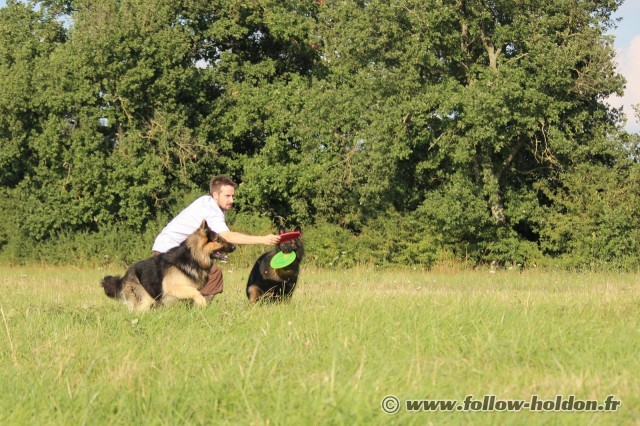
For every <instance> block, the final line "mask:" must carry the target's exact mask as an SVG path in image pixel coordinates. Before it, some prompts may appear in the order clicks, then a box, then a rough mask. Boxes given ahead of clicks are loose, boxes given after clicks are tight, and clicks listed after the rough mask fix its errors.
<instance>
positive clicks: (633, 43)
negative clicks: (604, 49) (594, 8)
mask: <svg viewBox="0 0 640 426" xmlns="http://www.w3.org/2000/svg"><path fill="white" fill-rule="evenodd" d="M615 17H617V18H622V21H621V22H619V23H618V28H616V29H615V30H614V31H612V33H611V34H613V35H614V36H615V37H616V40H615V43H614V46H615V48H616V51H617V63H618V72H619V73H620V74H622V75H624V76H625V78H626V79H627V86H626V88H625V91H624V96H623V97H622V98H620V97H618V96H613V97H610V98H609V99H608V102H609V104H610V105H611V106H614V107H620V106H622V107H623V108H624V112H625V114H626V115H627V125H626V126H625V128H626V129H627V131H629V132H631V133H640V122H639V121H638V118H637V117H635V114H634V112H633V110H632V109H631V105H635V104H640V0H626V1H625V2H624V4H623V5H622V7H620V9H618V11H617V12H616V14H615Z"/></svg>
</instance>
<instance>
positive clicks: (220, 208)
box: [152, 176, 280, 300]
mask: <svg viewBox="0 0 640 426" xmlns="http://www.w3.org/2000/svg"><path fill="white" fill-rule="evenodd" d="M237 187H238V185H236V184H235V182H233V181H232V180H231V179H229V178H228V177H226V176H214V177H213V178H212V179H211V182H210V183H209V195H203V196H202V197H200V198H198V199H197V200H195V201H194V202H193V203H191V204H190V205H189V206H188V207H187V208H185V209H184V210H182V211H181V212H180V213H179V214H178V215H177V216H176V217H175V218H174V219H173V220H172V221H171V222H169V224H167V226H165V227H164V229H163V230H162V231H161V232H160V234H159V235H158V236H157V237H156V240H155V242H154V243H153V248H152V250H153V252H154V254H159V253H164V252H166V251H168V250H169V249H171V248H173V247H176V246H179V245H180V243H181V242H182V241H184V240H185V239H186V238H187V236H189V235H191V234H192V233H193V232H194V231H195V230H196V228H197V227H198V226H199V225H200V223H201V222H202V219H206V221H207V224H208V225H209V228H211V230H212V231H214V232H217V233H218V234H219V235H220V236H221V237H222V238H224V239H225V240H227V241H228V242H230V243H231V244H263V245H265V246H272V245H276V244H278V243H279V242H280V236H279V235H274V234H268V235H263V236H254V235H247V234H242V233H240V232H233V231H231V230H230V229H229V227H228V226H227V223H226V221H225V217H224V214H225V212H227V211H229V210H230V209H231V207H232V206H233V196H234V195H235V192H236V188H237ZM223 287H224V286H223V282H222V271H221V270H220V268H219V267H218V265H217V264H214V265H213V267H212V268H211V270H210V271H209V279H208V281H207V283H206V284H205V285H204V287H203V288H202V289H201V290H200V293H201V294H202V295H203V296H204V297H205V298H206V299H207V300H211V299H212V298H213V296H214V295H216V294H218V293H222V290H223Z"/></svg>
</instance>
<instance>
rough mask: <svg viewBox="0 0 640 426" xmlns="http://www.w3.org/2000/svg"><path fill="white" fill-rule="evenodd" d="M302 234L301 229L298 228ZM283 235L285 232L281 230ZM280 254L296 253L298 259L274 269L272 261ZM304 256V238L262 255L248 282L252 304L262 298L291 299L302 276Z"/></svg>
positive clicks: (254, 266) (278, 246)
mask: <svg viewBox="0 0 640 426" xmlns="http://www.w3.org/2000/svg"><path fill="white" fill-rule="evenodd" d="M295 230H296V231H298V232H300V227H296V229H295ZM280 233H281V234H282V233H283V230H282V229H281V230H280ZM279 252H283V253H291V252H295V253H296V259H295V260H294V261H293V263H292V264H290V265H288V266H285V267H284V268H279V269H274V268H272V267H271V265H270V263H271V259H273V256H275V255H276V254H278V253H279ZM303 256H304V246H303V243H302V236H300V237H298V238H296V239H295V240H291V241H287V242H285V243H280V244H278V245H277V246H276V247H275V248H274V249H273V250H271V251H269V252H267V253H264V254H262V255H261V256H260V257H258V260H256V263H255V264H254V265H253V268H252V269H251V273H250V274H249V279H248V280H247V290H246V291H247V297H248V298H249V301H250V302H251V303H255V302H257V301H258V300H259V299H261V298H263V297H264V298H268V299H269V300H271V301H282V300H287V299H289V298H291V295H292V294H293V291H294V290H295V288H296V285H297V284H298V275H299V274H300V262H301V261H302V258H303Z"/></svg>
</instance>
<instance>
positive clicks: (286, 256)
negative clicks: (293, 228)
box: [269, 251, 296, 269]
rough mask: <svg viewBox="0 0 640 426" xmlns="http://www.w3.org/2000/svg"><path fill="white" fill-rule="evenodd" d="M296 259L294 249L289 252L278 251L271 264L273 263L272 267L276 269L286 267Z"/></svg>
mask: <svg viewBox="0 0 640 426" xmlns="http://www.w3.org/2000/svg"><path fill="white" fill-rule="evenodd" d="M294 260H296V252H295V251H292V252H289V253H284V252H281V251H280V252H278V254H276V255H275V256H273V257H272V258H271V262H269V265H271V267H272V268H274V269H280V268H284V267H285V266H289V265H291V264H292V263H293V261H294Z"/></svg>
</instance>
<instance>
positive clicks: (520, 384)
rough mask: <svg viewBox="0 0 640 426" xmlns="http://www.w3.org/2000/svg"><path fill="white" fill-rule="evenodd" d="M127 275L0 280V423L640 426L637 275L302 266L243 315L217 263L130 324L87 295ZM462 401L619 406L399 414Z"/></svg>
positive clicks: (17, 270)
mask: <svg viewBox="0 0 640 426" xmlns="http://www.w3.org/2000/svg"><path fill="white" fill-rule="evenodd" d="M121 272H122V271H121V270H119V269H118V268H113V269H108V270H89V269H76V268H71V267H67V268H61V267H57V268H53V267H45V266H43V267H36V266H32V267H0V308H1V313H2V332H1V335H2V337H1V338H0V392H1V395H2V396H1V398H0V424H2V425H46V424H52V425H62V424H64V425H76V424H90V425H100V424H109V425H131V424H154V425H155V424H158V425H174V424H189V425H191V424H258V425H262V424H272V425H280V424H296V425H298V424H314V425H315V424H331V425H354V424H402V425H405V424H460V423H473V424H554V425H555V424H611V425H621V424H640V380H639V377H640V360H639V356H638V355H639V354H640V276H639V275H632V274H571V273H563V272H526V271H525V272H522V273H520V272H508V271H504V272H497V273H494V274H492V273H489V272H488V271H478V272H447V271H440V272H439V271H432V272H418V271H404V270H394V271H376V270H373V269H355V270H349V271H328V270H311V269H304V270H303V272H302V276H301V282H300V285H299V288H298V290H297V291H296V293H295V294H294V297H293V299H292V301H291V302H290V303H288V304H283V305H262V306H256V307H249V306H248V304H247V302H246V299H245V296H244V280H245V279H246V276H247V273H248V268H247V269H244V268H243V269H242V270H233V269H232V268H231V267H230V266H226V270H225V292H224V294H223V296H222V297H220V298H219V299H217V300H215V301H214V302H213V304H212V305H211V306H209V307H208V308H207V309H205V310H198V309H194V308H191V307H189V306H186V305H176V306H170V307H166V308H162V309H157V310H154V311H152V312H149V313H146V314H144V315H137V316H136V315H133V314H130V313H128V312H127V311H126V307H125V306H124V305H123V304H120V303H118V302H116V301H114V300H112V299H108V298H107V297H106V296H104V294H103V293H102V291H101V288H100V287H99V285H98V282H99V280H100V278H101V277H102V276H103V275H105V274H106V273H121ZM387 395H393V396H396V397H397V398H398V400H399V402H400V404H401V408H400V410H399V411H398V412H397V413H395V414H386V413H385V412H384V411H383V410H382V409H381V401H382V399H383V398H384V397H385V396H387ZM467 395H471V396H472V397H473V398H474V401H475V400H482V399H483V397H484V395H495V396H496V398H497V400H524V401H530V400H531V399H532V397H533V395H537V397H538V398H539V399H540V400H554V399H555V398H556V395H561V396H563V397H564V398H565V400H566V399H568V397H569V396H570V395H575V398H576V399H578V400H595V401H598V402H599V403H604V401H605V399H606V398H607V396H609V395H613V396H614V397H615V399H616V400H620V401H622V405H621V406H620V408H619V409H618V410H617V411H615V412H604V411H600V412H536V411H531V410H527V409H524V410H522V411H519V412H498V411H493V412H476V411H458V410H454V411H453V412H443V411H438V412H433V411H432V412H427V411H421V412H408V411H407V410H406V406H405V402H406V400H414V399H415V400H423V399H429V400H431V399H433V400H435V399H444V400H458V403H459V404H461V403H462V402H463V400H464V399H465V397H467ZM472 404H475V405H470V406H469V407H470V408H473V407H474V406H475V407H476V408H477V404H479V402H478V403H476V402H473V403H472ZM386 406H387V407H388V408H393V407H392V404H388V405H386Z"/></svg>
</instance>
